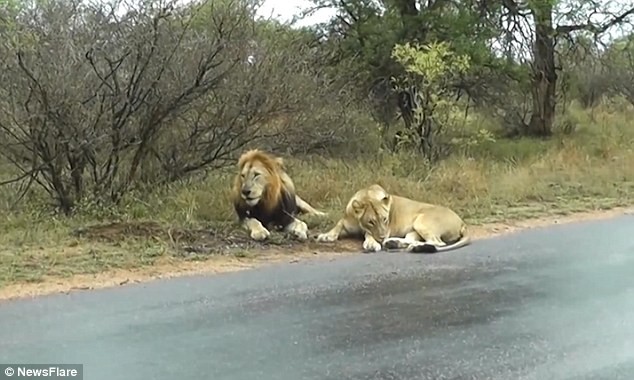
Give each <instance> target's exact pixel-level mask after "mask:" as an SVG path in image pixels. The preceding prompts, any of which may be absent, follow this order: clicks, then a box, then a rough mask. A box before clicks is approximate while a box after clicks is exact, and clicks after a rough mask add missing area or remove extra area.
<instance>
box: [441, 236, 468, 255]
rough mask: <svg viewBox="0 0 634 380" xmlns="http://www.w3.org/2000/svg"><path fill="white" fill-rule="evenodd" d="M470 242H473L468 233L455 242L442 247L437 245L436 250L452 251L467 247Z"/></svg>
mask: <svg viewBox="0 0 634 380" xmlns="http://www.w3.org/2000/svg"><path fill="white" fill-rule="evenodd" d="M469 244H471V238H470V237H469V236H467V235H462V237H461V238H460V239H459V240H458V241H457V242H455V243H451V244H448V245H443V246H442V247H436V252H447V251H452V250H454V249H458V248H462V247H465V246H467V245H469Z"/></svg>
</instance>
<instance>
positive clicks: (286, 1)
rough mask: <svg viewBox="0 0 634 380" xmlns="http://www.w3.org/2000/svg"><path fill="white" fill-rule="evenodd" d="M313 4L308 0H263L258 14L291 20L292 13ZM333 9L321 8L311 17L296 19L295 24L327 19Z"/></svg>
mask: <svg viewBox="0 0 634 380" xmlns="http://www.w3.org/2000/svg"><path fill="white" fill-rule="evenodd" d="M312 5H313V4H312V3H311V2H310V1H309V0H265V1H264V4H262V6H261V7H260V9H259V11H258V15H259V16H262V17H265V18H268V17H272V18H276V19H278V20H280V21H282V22H286V21H291V19H292V18H293V16H294V15H296V14H299V12H301V11H303V10H306V9H309V8H310V7H311V6H312ZM334 14H335V11H334V10H333V9H322V10H320V11H319V12H316V13H315V14H314V15H312V16H311V17H307V18H306V19H304V20H301V21H298V22H297V24H296V25H297V26H307V25H312V24H316V23H320V22H325V21H328V20H329V19H330V18H331V17H332V16H333V15H334Z"/></svg>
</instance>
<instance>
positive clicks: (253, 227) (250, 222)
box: [244, 218, 271, 240]
mask: <svg viewBox="0 0 634 380" xmlns="http://www.w3.org/2000/svg"><path fill="white" fill-rule="evenodd" d="M244 226H245V227H246V229H247V230H248V231H249V233H250V235H251V239H253V240H264V239H266V238H268V237H269V236H270V235H271V233H270V232H269V230H267V229H266V228H265V227H264V226H263V225H262V223H260V221H259V220H257V219H253V218H245V219H244Z"/></svg>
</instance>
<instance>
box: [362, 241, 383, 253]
mask: <svg viewBox="0 0 634 380" xmlns="http://www.w3.org/2000/svg"><path fill="white" fill-rule="evenodd" d="M363 250H364V251H366V252H378V251H380V250H381V243H379V242H378V241H376V240H374V239H365V241H364V242H363Z"/></svg>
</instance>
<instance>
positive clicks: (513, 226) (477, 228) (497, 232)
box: [0, 207, 634, 302]
mask: <svg viewBox="0 0 634 380" xmlns="http://www.w3.org/2000/svg"><path fill="white" fill-rule="evenodd" d="M631 214H634V207H616V208H611V209H608V210H596V211H586V212H579V213H573V214H569V215H565V216H550V217H540V218H531V219H521V220H510V221H507V222H504V223H502V222H500V223H488V224H483V225H474V226H470V227H469V233H470V235H471V236H472V237H473V240H474V242H475V241H477V240H481V239H487V238H493V237H498V236H503V235H507V234H511V233H517V232H520V231H524V230H528V229H533V228H543V227H548V226H552V225H558V224H569V223H575V222H582V221H595V220H603V219H610V218H614V217H618V216H621V215H631ZM355 246H356V244H355V245H350V246H348V247H345V248H343V249H342V246H333V249H338V250H341V252H333V251H331V250H328V249H326V250H320V251H310V250H308V251H301V252H297V253H296V254H295V253H294V254H293V255H292V256H291V255H290V254H288V253H275V252H266V253H263V254H256V255H254V256H253V257H232V256H217V257H210V258H209V259H206V260H204V261H195V262H182V261H176V260H174V261H173V262H166V263H162V264H158V265H153V266H148V267H142V268H137V269H132V270H114V271H106V272H101V273H98V274H90V275H88V274H81V275H74V276H71V277H64V278H60V277H46V278H44V279H43V280H42V281H41V282H37V283H16V284H11V285H8V286H6V287H4V288H1V289H0V302H3V301H11V300H18V299H26V298H33V297H39V296H45V295H51V294H59V293H65V294H68V293H70V292H75V291H81V290H92V289H105V288H112V287H117V286H124V285H126V284H130V283H144V282H150V281H154V280H158V279H165V278H174V277H183V276H193V275H214V274H221V273H230V272H235V271H240V270H246V269H251V268H256V267H259V266H261V265H264V264H276V263H282V262H299V261H305V260H316V259H317V260H319V259H322V260H323V259H326V260H334V259H336V258H337V257H342V256H349V255H354V254H360V253H361V252H360V249H355ZM326 247H327V246H326ZM359 247H360V243H359Z"/></svg>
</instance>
